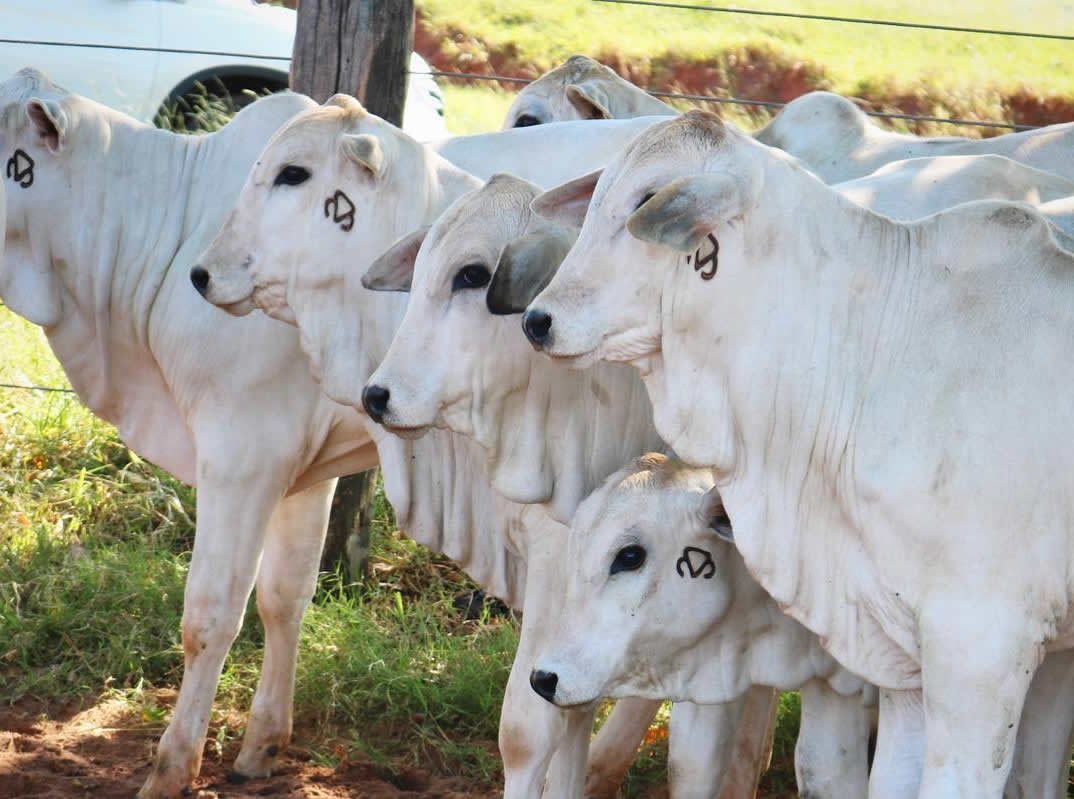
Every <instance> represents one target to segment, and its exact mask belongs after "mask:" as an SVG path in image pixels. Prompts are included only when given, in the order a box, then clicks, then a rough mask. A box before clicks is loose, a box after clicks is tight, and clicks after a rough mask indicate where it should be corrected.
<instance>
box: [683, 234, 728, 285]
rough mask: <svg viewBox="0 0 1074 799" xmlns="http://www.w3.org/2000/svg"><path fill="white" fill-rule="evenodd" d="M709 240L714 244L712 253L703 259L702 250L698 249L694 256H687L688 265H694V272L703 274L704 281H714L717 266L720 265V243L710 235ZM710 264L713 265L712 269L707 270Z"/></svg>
mask: <svg viewBox="0 0 1074 799" xmlns="http://www.w3.org/2000/svg"><path fill="white" fill-rule="evenodd" d="M708 239H709V241H710V242H712V252H710V253H709V254H708V255H706V256H705V257H704V258H702V257H701V248H700V247H698V248H697V250H696V251H695V252H694V254H693V255H687V256H686V263H693V265H694V271H695V272H700V273H701V279H702V280H712V278H713V276H714V275H715V274H716V266H717V264H718V261H717V257H716V256H717V255H719V253H720V242H718V241H716V237H715V236H714V235H712V234H711V233H709V236H708ZM709 264H712V268H711V269H708V270H705V267H706V266H708V265H709ZM703 270H705V271H703Z"/></svg>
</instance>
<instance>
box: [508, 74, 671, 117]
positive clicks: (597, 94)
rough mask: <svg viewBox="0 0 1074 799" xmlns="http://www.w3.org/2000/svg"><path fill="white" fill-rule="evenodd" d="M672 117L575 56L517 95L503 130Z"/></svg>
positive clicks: (660, 106)
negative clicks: (606, 120) (545, 125)
mask: <svg viewBox="0 0 1074 799" xmlns="http://www.w3.org/2000/svg"><path fill="white" fill-rule="evenodd" d="M677 113H678V112H677V111H676V110H675V109H674V108H672V107H671V106H669V105H666V104H664V103H662V102H661V101H660V100H658V99H656V98H655V97H653V96H652V95H651V94H649V93H648V92H646V91H645V90H644V89H641V88H639V87H637V86H635V85H634V84H633V83H631V82H630V81H628V80H625V79H623V78H621V77H619V75H618V74H616V72H615V71H614V70H612V69H610V68H608V67H606V66H604V64H601V63H600V62H599V61H594V60H593V59H592V58H589V57H587V56H584V55H575V56H571V57H570V58H568V59H567V60H566V61H564V62H563V63H562V64H560V65H559V66H558V67H556V68H555V69H552V70H549V71H548V72H546V73H544V74H543V75H541V77H539V78H537V80H535V81H533V82H532V83H530V84H528V85H527V86H525V87H524V88H523V89H522V90H521V91H520V92H519V93H518V95H517V96H516V97H515V101H514V102H513V103H511V107H510V108H509V109H507V117H506V118H505V119H504V123H503V130H509V129H511V128H515V127H530V126H533V125H544V124H545V123H548V122H566V121H568V120H571V119H628V118H630V117H640V116H650V115H651V116H674V115H675V114H677Z"/></svg>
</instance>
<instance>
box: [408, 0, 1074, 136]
mask: <svg viewBox="0 0 1074 799" xmlns="http://www.w3.org/2000/svg"><path fill="white" fill-rule="evenodd" d="M735 5H737V6H739V7H743V8H755V9H767V10H788V11H795V12H805V13H813V14H832V15H837V16H849V17H868V18H876V19H885V20H893V21H906V22H927V23H932V24H945V25H961V26H967V27H977V28H992V29H999V30H1017V31H1036V32H1042V33H1049V34H1067V35H1071V34H1074V5H1072V4H1070V3H1055V2H1048V0H1027V1H1026V2H1014V1H1013V0H991V2H979V3H973V2H968V0H953V2H949V3H941V4H936V3H928V2H925V1H924V0H905V2H903V1H899V2H896V1H895V0H867V1H866V0H858V2H842V1H841V0H800V1H799V2H795V3H782V4H780V3H775V2H771V0H746V1H745V2H742V3H736V4H735ZM418 8H419V13H420V22H419V28H418V36H417V39H416V45H417V49H419V50H420V51H421V52H422V54H423V55H425V56H426V57H427V58H429V59H430V62H431V63H433V64H434V65H435V66H436V67H438V68H440V69H445V70H457V71H465V72H478V73H495V74H506V75H509V76H519V77H536V76H537V75H539V74H540V73H541V72H543V71H545V70H547V69H548V68H550V67H552V66H555V65H556V64H558V63H561V62H562V61H563V60H565V59H566V58H567V57H568V56H570V55H572V54H574V53H582V54H585V55H589V56H592V57H594V58H598V59H600V60H602V61H604V62H605V63H608V64H609V65H611V66H613V67H614V68H616V69H617V70H618V71H619V72H620V73H621V74H623V75H625V76H626V77H629V78H630V79H632V80H634V81H635V82H636V83H638V84H639V85H641V86H646V87H649V88H653V89H671V90H679V91H685V92H687V93H701V94H712V95H716V96H738V97H742V98H746V99H761V100H783V101H786V100H790V99H792V98H793V97H794V96H797V95H798V94H801V93H802V92H804V91H807V90H809V89H814V88H816V89H830V90H833V91H837V92H840V93H843V94H848V95H853V96H857V97H860V98H863V99H865V100H867V101H869V102H870V103H871V104H872V105H873V107H874V109H875V110H903V111H907V112H911V113H919V114H929V115H936V116H959V117H966V118H971V119H996V120H1002V119H1009V120H1013V121H1015V122H1019V123H1026V124H1042V123H1047V122H1054V121H1059V119H1060V118H1063V119H1069V118H1074V71H1072V70H1071V69H1070V59H1069V57H1068V56H1069V52H1070V46H1071V42H1067V41H1055V40H1041V39H1028V38H1014V37H1008V36H990V35H981V34H971V33H956V32H950V31H925V30H914V29H905V28H891V27H880V26H865V25H856V24H847V23H835V22H821V21H805V20H789V19H779V18H772V17H757V16H746V15H742V14H729V13H712V12H704V11H683V10H676V9H666V8H652V7H643V6H631V5H616V4H611V3H601V2H586V1H585V0H546V1H545V2H533V1H532V0H530V1H529V2H521V3H509V4H508V3H498V2H495V0H422V2H419V3H418ZM721 108H725V107H723V106H721ZM765 118H766V114H765V113H764V112H758V113H757V114H755V115H754V117H753V120H754V122H755V123H760V122H763V121H764V120H765ZM487 119H488V120H491V116H490V117H488V118H487ZM896 126H897V127H905V126H904V125H903V124H902V123H896ZM459 129H460V130H462V129H463V128H462V127H461V126H460V127H459ZM484 129H487V128H484ZM915 129H916V130H917V132H922V133H925V132H929V133H931V132H935V131H937V130H942V131H943V132H952V128H951V127H950V126H943V127H933V126H929V125H925V126H918V127H917V128H915ZM956 132H958V133H967V134H971V135H980V133H981V131H980V130H973V129H968V128H967V129H961V130H957V131H956Z"/></svg>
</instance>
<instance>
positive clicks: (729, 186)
mask: <svg viewBox="0 0 1074 799" xmlns="http://www.w3.org/2000/svg"><path fill="white" fill-rule="evenodd" d="M744 208H745V197H744V192H743V191H742V186H741V183H740V182H739V181H738V180H737V179H735V178H733V177H732V176H731V175H728V174H726V173H703V174H699V175H687V176H686V177H681V178H678V179H676V180H673V181H672V182H671V183H669V184H668V185H667V186H665V187H664V188H662V189H660V191H658V192H656V193H655V194H654V195H653V196H652V197H650V198H649V199H648V200H647V201H646V202H644V203H642V205H641V206H640V207H639V208H638V209H637V210H636V211H634V213H632V214H631V215H630V216H628V217H627V221H626V227H627V230H629V231H630V233H631V235H633V236H634V237H635V238H637V239H641V240H642V241H651V242H653V243H654V244H663V245H664V246H666V247H671V248H672V249H673V250H679V251H680V252H686V253H691V252H694V251H695V250H696V249H697V248H698V247H700V246H701V242H702V241H704V239H705V236H706V235H707V234H708V233H710V232H712V230H713V228H715V227H716V226H717V225H719V224H720V223H721V222H726V221H727V220H729V219H732V218H734V217H736V216H739V215H740V214H741V213H742V211H743V210H744Z"/></svg>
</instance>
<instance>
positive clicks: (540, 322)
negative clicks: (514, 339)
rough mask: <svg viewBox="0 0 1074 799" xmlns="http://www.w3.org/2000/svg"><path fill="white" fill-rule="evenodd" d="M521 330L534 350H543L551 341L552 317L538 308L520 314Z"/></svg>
mask: <svg viewBox="0 0 1074 799" xmlns="http://www.w3.org/2000/svg"><path fill="white" fill-rule="evenodd" d="M522 330H523V332H524V333H525V334H526V338H528V339H529V340H530V344H532V345H533V348H534V349H536V350H543V349H544V348H545V347H547V346H548V345H549V343H551V340H552V315H551V314H550V313H548V312H547V311H542V310H541V309H540V308H534V309H532V310H529V311H526V312H525V313H524V314H522Z"/></svg>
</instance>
